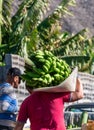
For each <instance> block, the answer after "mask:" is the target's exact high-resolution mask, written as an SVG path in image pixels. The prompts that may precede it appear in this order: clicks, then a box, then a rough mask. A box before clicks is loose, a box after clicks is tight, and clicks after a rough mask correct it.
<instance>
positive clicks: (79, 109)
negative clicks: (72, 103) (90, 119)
mask: <svg viewBox="0 0 94 130" xmlns="http://www.w3.org/2000/svg"><path fill="white" fill-rule="evenodd" d="M69 111H72V112H83V111H87V112H94V108H71V109H70V110H69Z"/></svg>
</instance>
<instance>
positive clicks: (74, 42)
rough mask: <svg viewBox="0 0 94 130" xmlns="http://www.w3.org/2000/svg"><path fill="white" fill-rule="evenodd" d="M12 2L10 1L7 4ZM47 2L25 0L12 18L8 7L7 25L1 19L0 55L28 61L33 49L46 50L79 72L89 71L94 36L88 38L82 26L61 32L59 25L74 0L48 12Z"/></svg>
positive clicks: (44, 0)
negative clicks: (72, 32)
mask: <svg viewBox="0 0 94 130" xmlns="http://www.w3.org/2000/svg"><path fill="white" fill-rule="evenodd" d="M5 2H6V0H5ZM11 3H12V0H10V2H9V5H11ZM49 3H50V1H49V0H24V1H23V2H22V3H21V5H20V6H19V9H18V11H17V13H16V14H15V15H14V16H13V17H10V13H9V10H8V12H7V11H6V14H8V15H7V16H8V19H6V20H5V21H7V22H6V23H7V24H4V22H3V26H2V31H1V33H2V44H1V45H0V53H1V56H2V57H3V55H5V54H6V53H12V54H19V55H20V56H22V57H24V58H25V60H26V63H27V64H29V63H30V62H28V61H30V60H29V56H30V55H31V54H32V52H33V51H36V50H38V49H40V50H45V49H46V50H50V51H51V52H52V53H54V54H55V55H56V56H58V57H60V58H63V59H65V60H66V61H67V63H68V64H69V65H70V66H72V67H74V66H75V65H77V66H79V70H81V71H86V70H90V65H91V63H92V59H93V55H92V49H93V41H94V38H90V39H88V37H87V35H86V32H87V31H86V30H85V29H84V30H81V31H80V32H79V33H78V34H76V35H73V34H69V33H68V32H63V30H62V25H60V24H61V23H60V20H61V17H64V16H66V13H67V14H71V13H69V12H70V11H69V10H68V9H69V8H68V7H69V6H73V5H75V0H62V1H61V3H60V4H59V5H58V6H57V7H56V9H55V10H54V11H53V12H52V13H51V14H50V15H47V11H48V9H50V5H49ZM3 4H5V3H3ZM6 10H7V8H6ZM3 15H4V14H3ZM44 16H46V17H44ZM4 25H7V26H4ZM31 64H32V63H31Z"/></svg>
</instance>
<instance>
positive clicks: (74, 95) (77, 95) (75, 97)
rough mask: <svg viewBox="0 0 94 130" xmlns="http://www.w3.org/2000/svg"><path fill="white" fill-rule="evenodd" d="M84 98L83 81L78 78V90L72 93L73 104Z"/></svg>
mask: <svg viewBox="0 0 94 130" xmlns="http://www.w3.org/2000/svg"><path fill="white" fill-rule="evenodd" d="M82 98H83V86H82V83H81V80H80V79H78V78H77V82H76V90H75V92H72V93H71V102H72V101H77V100H79V99H82Z"/></svg>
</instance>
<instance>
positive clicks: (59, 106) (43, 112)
mask: <svg viewBox="0 0 94 130" xmlns="http://www.w3.org/2000/svg"><path fill="white" fill-rule="evenodd" d="M27 90H28V91H29V92H30V93H32V94H31V95H30V96H29V97H27V98H26V99H25V100H24V101H23V103H22V104H21V107H20V111H19V115H18V120H17V124H16V127H15V129H14V130H22V129H23V127H24V124H25V123H26V121H27V119H29V120H30V123H31V125H30V130H66V127H65V123H64V113H63V109H64V103H65V102H73V101H77V100H79V99H81V98H83V86H82V84H81V81H80V79H78V78H77V80H76V90H75V92H57V93H56V92H38V91H37V92H33V91H32V90H31V87H29V86H28V87H27Z"/></svg>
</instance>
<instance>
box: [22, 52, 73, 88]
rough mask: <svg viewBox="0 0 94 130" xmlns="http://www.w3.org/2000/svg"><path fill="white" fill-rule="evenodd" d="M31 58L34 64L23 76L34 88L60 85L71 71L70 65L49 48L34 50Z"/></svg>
mask: <svg viewBox="0 0 94 130" xmlns="http://www.w3.org/2000/svg"><path fill="white" fill-rule="evenodd" d="M30 60H31V61H32V62H33V63H34V66H33V67H31V68H30V69H27V70H26V71H25V73H24V75H23V76H22V78H23V79H24V80H26V83H27V85H29V86H31V87H32V88H39V87H50V86H55V85H58V84H60V83H61V82H62V81H64V80H65V79H66V78H67V77H68V76H69V75H70V73H71V69H70V67H69V65H68V64H67V63H66V62H65V61H64V60H62V59H59V58H57V57H56V56H54V55H53V54H52V53H51V52H50V51H47V50H45V51H41V50H38V51H36V52H34V53H33V54H32V55H31V57H30Z"/></svg>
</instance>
